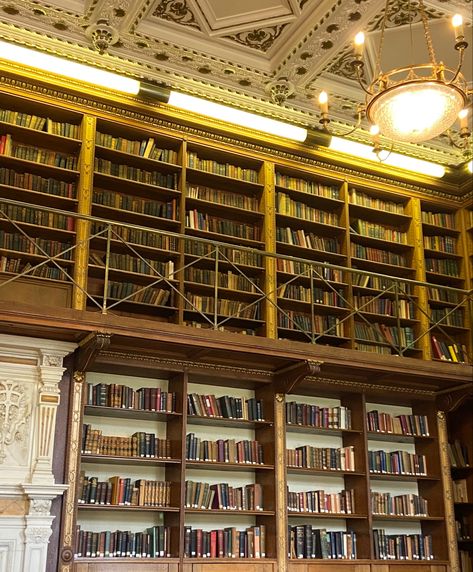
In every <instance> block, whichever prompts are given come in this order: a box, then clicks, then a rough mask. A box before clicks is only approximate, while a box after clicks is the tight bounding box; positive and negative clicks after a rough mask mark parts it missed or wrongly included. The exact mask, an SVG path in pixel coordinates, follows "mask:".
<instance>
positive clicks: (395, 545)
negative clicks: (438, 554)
mask: <svg viewBox="0 0 473 572" xmlns="http://www.w3.org/2000/svg"><path fill="white" fill-rule="evenodd" d="M373 538H374V555H375V558H376V559H379V560H433V558H434V554H433V550H432V536H431V535H430V534H386V532H385V531H384V530H383V529H374V530H373Z"/></svg>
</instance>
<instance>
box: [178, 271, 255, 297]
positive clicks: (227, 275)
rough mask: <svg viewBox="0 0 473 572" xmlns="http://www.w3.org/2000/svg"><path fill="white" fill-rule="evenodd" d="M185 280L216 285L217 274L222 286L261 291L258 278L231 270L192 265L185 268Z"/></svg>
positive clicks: (219, 284) (245, 290) (244, 290)
mask: <svg viewBox="0 0 473 572" xmlns="http://www.w3.org/2000/svg"><path fill="white" fill-rule="evenodd" d="M184 276H185V280H187V281H189V282H196V283H198V284H206V285H208V286H214V285H215V276H217V285H218V286H219V287H220V288H228V289H229V290H240V291H241V292H253V293H256V292H258V291H259V286H258V278H248V277H247V276H245V275H244V274H239V273H236V272H232V271H231V270H229V271H228V272H217V273H216V272H215V271H214V270H208V269H207V268H196V267H195V266H191V267H189V268H186V269H185V275H184Z"/></svg>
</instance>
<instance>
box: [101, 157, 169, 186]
mask: <svg viewBox="0 0 473 572" xmlns="http://www.w3.org/2000/svg"><path fill="white" fill-rule="evenodd" d="M94 168H95V171H96V172H97V173H102V174H104V175H112V176H114V177H120V178H121V179H129V180H131V181H136V182H137V183H145V184H147V185H156V186H158V187H165V188H167V189H174V190H177V188H178V183H179V176H178V174H177V173H160V172H159V171H146V170H144V169H140V168H138V167H134V166H132V165H126V164H124V163H113V162H112V161H109V160H108V159H102V158H101V157H95V162H94Z"/></svg>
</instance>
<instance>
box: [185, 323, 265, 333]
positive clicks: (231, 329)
mask: <svg viewBox="0 0 473 572" xmlns="http://www.w3.org/2000/svg"><path fill="white" fill-rule="evenodd" d="M184 325H185V326H190V327H191V328H202V329H203V330H205V329H210V328H211V329H212V330H213V329H217V330H218V331H219V332H231V333H232V334H242V335H244V336H256V330H254V329H253V328H239V327H236V326H227V325H223V324H220V325H219V326H217V328H214V327H213V325H211V324H209V323H208V322H197V321H196V320H185V321H184Z"/></svg>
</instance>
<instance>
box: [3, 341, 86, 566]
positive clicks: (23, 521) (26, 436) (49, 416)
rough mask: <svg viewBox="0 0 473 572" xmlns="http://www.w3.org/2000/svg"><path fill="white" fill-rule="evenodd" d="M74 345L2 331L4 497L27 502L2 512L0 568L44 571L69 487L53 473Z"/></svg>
mask: <svg viewBox="0 0 473 572" xmlns="http://www.w3.org/2000/svg"><path fill="white" fill-rule="evenodd" d="M75 347H76V346H75V344H70V343H64V342H56V341H53V340H41V339H34V338H27V337H20V336H6V335H0V466H1V469H0V498H3V499H16V500H20V499H22V500H23V502H24V505H23V506H24V507H25V508H26V507H27V509H26V514H22V515H17V516H14V517H13V516H7V515H0V572H4V571H5V572H33V571H34V572H45V571H46V559H47V549H48V543H49V538H50V536H51V534H52V522H53V520H54V517H53V516H51V503H52V500H53V499H54V498H56V497H57V496H58V495H61V494H62V493H63V492H64V490H65V489H67V485H63V484H56V483H55V482H54V475H53V472H52V459H53V453H54V435H55V431H56V414H57V408H58V406H59V402H60V391H59V382H60V381H61V379H62V376H63V373H64V370H65V368H64V366H63V360H64V357H65V356H66V355H68V354H69V353H71V352H72V351H73V350H74V349H75ZM20 506H21V505H20Z"/></svg>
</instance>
